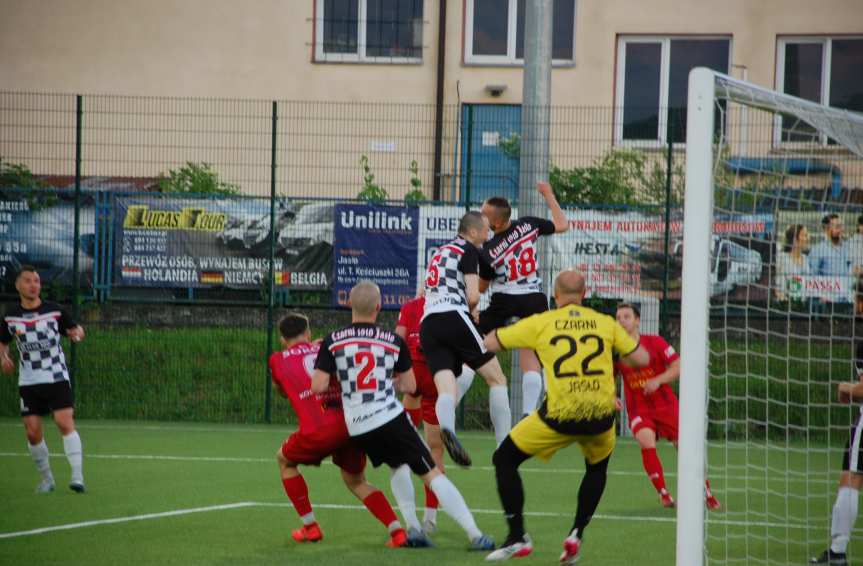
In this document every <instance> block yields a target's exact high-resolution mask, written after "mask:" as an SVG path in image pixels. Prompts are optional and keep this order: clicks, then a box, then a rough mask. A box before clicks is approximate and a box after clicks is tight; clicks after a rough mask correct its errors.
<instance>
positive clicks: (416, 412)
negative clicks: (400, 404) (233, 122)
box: [405, 407, 423, 428]
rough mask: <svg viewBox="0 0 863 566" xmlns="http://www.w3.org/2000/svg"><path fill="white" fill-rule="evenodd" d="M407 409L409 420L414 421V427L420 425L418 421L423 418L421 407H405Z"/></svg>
mask: <svg viewBox="0 0 863 566" xmlns="http://www.w3.org/2000/svg"><path fill="white" fill-rule="evenodd" d="M405 411H407V413H408V416H409V417H410V418H411V422H412V423H414V426H415V427H416V428H419V427H420V423H421V422H422V420H423V410H422V408H421V407H419V408H416V409H405Z"/></svg>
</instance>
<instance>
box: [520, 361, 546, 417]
mask: <svg viewBox="0 0 863 566" xmlns="http://www.w3.org/2000/svg"><path fill="white" fill-rule="evenodd" d="M541 393H542V374H540V373H539V372H538V371H528V372H525V373H524V375H523V376H522V378H521V394H522V405H521V412H522V413H524V414H525V415H526V414H528V413H530V412H531V411H533V410H534V409H536V405H537V404H538V403H539V396H540V394H541Z"/></svg>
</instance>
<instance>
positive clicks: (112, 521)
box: [0, 501, 814, 539]
mask: <svg viewBox="0 0 863 566" xmlns="http://www.w3.org/2000/svg"><path fill="white" fill-rule="evenodd" d="M291 506H292V505H291V504H290V503H273V502H259V501H241V502H238V503H227V504H222V505H211V506H208V507H192V508H190V509H175V510H173V511H164V512H161V513H145V514H143V515H129V516H127V517H113V518H110V519H97V520H93V521H82V522H80V523H67V524H65V525H54V526H50V527H42V528H39V529H30V530H26V531H13V532H8V533H0V539H9V538H19V537H26V536H33V535H42V534H46V533H51V532H55V531H67V530H72V529H82V528H86V527H96V526H99V525H114V524H118V523H130V522H134V521H147V520H152V519H164V518H166V517H177V516H181V515H190V514H193V513H206V512H210V511H225V510H229V509H241V508H248V507H291ZM314 506H315V507H317V508H319V509H335V510H350V511H361V510H365V507H364V506H362V505H343V504H337V503H315V504H314ZM471 512H472V513H474V514H476V515H500V514H501V513H502V511H501V510H500V509H471ZM524 514H525V516H528V517H554V518H558V517H559V518H569V517H571V514H570V513H552V512H542V511H526V512H525V513H524ZM593 518H594V519H598V520H605V521H626V522H652V523H674V522H675V521H676V519H675V518H673V517H645V516H638V515H605V514H598V515H594V516H593ZM710 522H711V523H713V524H719V525H732V526H741V527H771V528H791V529H808V528H813V527H814V525H812V524H806V523H799V524H792V523H774V522H759V521H726V520H722V519H719V520H711V521H710Z"/></svg>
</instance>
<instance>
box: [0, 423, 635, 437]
mask: <svg viewBox="0 0 863 566" xmlns="http://www.w3.org/2000/svg"><path fill="white" fill-rule="evenodd" d="M0 427H7V428H21V422H20V421H14V420H6V421H2V422H0ZM75 427H76V428H77V429H79V430H88V429H93V430H137V431H168V432H173V431H179V432H206V433H211V432H236V433H256V434H258V433H265V434H266V433H269V434H274V435H287V434H290V433H292V432H295V431H296V430H297V427H296V426H294V425H288V424H285V425H278V424H274V425H269V426H265V427H262V426H256V425H247V426H244V425H237V426H209V427H208V426H206V425H204V426H184V425H173V424H165V425H158V424H156V425H152V424H144V423H141V424H119V423H118V424H102V423H88V422H87V421H86V420H80V421H76V422H75ZM459 438H474V439H490V438H492V434H491V432H487V433H486V432H460V433H459ZM617 441H618V442H626V441H634V439H631V438H618V439H617Z"/></svg>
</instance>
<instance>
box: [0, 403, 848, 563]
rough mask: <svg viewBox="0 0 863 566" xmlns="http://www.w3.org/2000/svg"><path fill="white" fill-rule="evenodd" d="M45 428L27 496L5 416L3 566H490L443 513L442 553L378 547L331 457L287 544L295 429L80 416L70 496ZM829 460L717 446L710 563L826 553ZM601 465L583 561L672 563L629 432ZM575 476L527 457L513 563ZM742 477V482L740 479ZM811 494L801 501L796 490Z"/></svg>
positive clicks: (486, 460)
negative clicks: (287, 475)
mask: <svg viewBox="0 0 863 566" xmlns="http://www.w3.org/2000/svg"><path fill="white" fill-rule="evenodd" d="M46 425H48V426H46V431H47V434H46V439H47V442H48V445H49V448H50V450H51V453H52V460H51V462H52V468H53V470H54V475H55V478H56V480H57V482H58V490H57V491H56V492H54V493H51V494H45V495H36V494H34V493H33V489H34V487H35V485H36V483H37V480H38V478H37V473H36V471H35V468H34V466H33V463H32V462H31V460H30V457H29V455H28V454H27V450H26V441H25V439H24V434H23V430H22V426H21V424H20V422H19V421H17V420H16V419H4V420H0V469H2V473H0V501H2V511H3V512H2V513H0V564H10V565H12V564H28V565H41V564H63V565H71V564H82V565H83V564H86V565H88V566H97V565H103V564H104V565H118V564H135V565H144V564H153V565H159V566H167V565H173V564H178V565H179V564H182V565H189V564H212V565H232V564H338V565H340V566H344V565H349V564H380V563H382V561H386V560H389V561H393V562H392V563H396V561H397V563H398V564H399V565H400V566H401V565H412V564H434V565H436V566H441V565H445V564H481V563H483V558H484V555H483V554H476V553H469V552H468V551H467V550H466V545H467V540H466V537H465V536H464V534H463V533H462V531H461V530H460V529H459V528H458V527H457V526H456V525H455V523H454V522H453V521H452V520H451V519H449V517H446V516H445V515H444V514H443V513H442V512H441V514H440V516H439V520H438V523H439V531H438V533H437V534H436V535H435V536H434V537H433V540H434V542H435V545H436V547H435V548H432V549H398V550H390V549H386V548H384V542H385V540H386V533H385V530H384V528H383V527H382V526H381V525H380V524H378V523H377V522H376V521H375V520H374V518H373V517H372V516H371V515H370V514H369V513H368V512H367V511H366V510H365V509H364V508H362V507H361V504H360V503H359V502H358V501H356V500H355V499H354V498H353V496H352V495H351V494H350V493H349V492H348V491H347V489H346V488H345V487H344V486H343V485H342V483H341V480H340V478H339V475H338V472H337V469H336V468H335V467H334V466H332V465H331V464H329V463H326V464H324V465H323V466H322V467H320V468H310V467H303V468H301V469H302V470H303V473H304V475H305V477H306V481H307V483H308V485H309V489H310V496H311V499H312V502H313V504H314V505H315V514H316V515H317V517H318V520H319V522H320V524H321V526H322V528H323V530H324V534H325V538H324V540H323V541H322V542H320V543H317V544H303V545H300V544H296V543H294V542H293V540H291V538H290V530H291V529H292V528H295V527H296V526H297V525H298V524H299V519H298V517H297V515H296V512H295V511H294V509H293V508H292V507H291V506H290V503H289V501H288V499H287V497H286V496H285V495H284V492H283V490H282V487H281V484H280V482H279V478H278V471H277V467H276V463H275V461H274V454H275V451H276V449H277V448H278V446H279V445H280V443H281V441H282V439H283V438H284V437H285V436H286V435H287V434H288V433H289V432H290V429H289V428H288V427H286V426H275V425H273V426H261V425H206V424H182V425H180V424H160V423H152V422H150V423H145V422H141V423H136V422H128V421H87V420H85V421H81V422H80V423H79V430H80V433H81V436H82V439H83V443H84V450H85V460H84V465H85V476H86V481H87V488H88V491H87V493H86V494H84V495H76V494H73V493H72V492H71V491H69V490H68V489H67V488H66V484H67V482H68V477H69V470H68V465H67V463H66V461H65V457H64V456H63V454H62V443H61V442H60V438H59V435H58V433H57V431H56V428H55V427H54V425H53V424H52V423H46ZM463 442H464V443H465V445H466V447H467V448H468V449H469V450H470V451H471V453H472V455H473V459H474V462H475V466H474V468H472V469H470V470H462V469H459V468H457V467H455V466H452V467H450V468H448V473H449V475H450V477H451V478H452V480H453V482H454V483H455V484H456V486H458V487H459V489H460V490H461V492H462V493H463V494H464V496H465V499H466V500H467V503H468V506H469V507H470V508H471V509H473V510H474V516H475V518H476V520H477V523H478V524H479V526H480V528H481V529H483V530H484V531H486V532H488V533H490V534H491V535H492V536H494V538H495V539H496V540H497V541H498V542H502V540H503V538H504V536H505V534H506V528H505V522H504V518H503V515H502V512H501V510H500V504H499V501H498V497H497V492H496V490H495V481H494V472H493V470H492V468H491V453H492V449H493V444H494V441H493V437H492V436H491V435H490V434H487V433H478V432H466V433H464V434H463ZM659 453H660V457H661V458H662V461H663V464H664V466H665V470H666V474H667V479H668V484H669V487H670V488H671V490H672V493H675V492H676V490H675V487H676V482H675V476H674V472H675V470H676V453H675V451H674V449H673V447H671V445H670V444H668V443H663V444H661V445H660V448H659ZM782 454H786V455H787V454H789V452H788V451H783V452H782ZM836 454H837V452H836V450H835V449H832V450H831V451H827V450H820V451H818V450H816V451H807V450H802V449H801V450H798V451H790V456H788V457H785V458H784V459H782V462H781V465H784V466H786V467H787V468H788V469H791V470H794V471H795V472H800V474H799V476H798V475H794V476H792V477H791V480H790V481H789V479H788V477H789V476H788V475H787V474H780V475H777V476H775V477H771V476H770V474H769V473H768V472H769V471H770V470H774V471H775V470H779V469H780V468H779V466H780V462H779V461H778V460H777V458H779V455H780V454H779V453H776V452H773V451H771V450H768V449H766V448H764V449H763V450H760V449H759V448H758V447H751V448H749V449H747V450H745V451H744V450H736V449H733V450H722V451H721V454H719V455H717V456H716V458H715V460H716V461H719V462H721V463H723V464H728V465H727V466H726V467H725V468H724V470H723V472H722V474H721V475H720V476H718V477H714V478H712V479H713V481H712V483H713V488H714V491H715V492H716V494H717V496H718V497H719V498H720V500H721V501H722V503H723V505H724V506H725V510H724V511H722V512H719V513H712V514H711V515H710V520H711V521H712V523H711V526H710V528H709V530H708V532H709V536H708V540H709V545H710V551H711V556H712V557H713V558H712V560H713V559H723V558H725V557H726V556H727V557H731V556H732V555H735V554H737V553H740V555H741V556H746V555H749V556H753V557H755V558H756V560H752V561H749V562H738V563H747V564H760V563H762V561H760V558H764V563H767V561H768V560H769V563H773V564H780V563H782V564H786V563H787V564H798V563H800V564H802V563H805V560H806V559H807V557H808V556H809V555H810V554H811V553H815V552H820V550H821V549H823V548H824V544H826V542H827V539H828V536H829V535H828V530H829V512H830V505H832V498H833V494H834V493H835V483H834V482H835V476H836V474H837V473H838V472H837V469H836V467H837V466H838V461H837V460H838V458H837V456H836ZM764 464H767V465H766V466H765V465H764ZM749 468H751V472H750V473H749V474H746V470H747V469H749ZM609 469H610V475H609V480H608V485H607V487H606V492H605V495H604V497H603V500H602V503H601V504H600V507H599V509H598V511H597V515H596V516H595V517H594V520H593V522H592V523H591V525H590V527H589V528H588V531H587V533H586V537H585V546H584V551H583V559H582V563H583V564H586V565H591V564H595V565H602V566H616V565H619V566H624V565H626V566H634V565H638V566H669V565H672V564H674V555H675V552H674V545H675V513H674V511H673V510H668V509H663V508H661V507H660V505H659V502H658V499H657V497H656V495H655V494H654V491H653V488H652V486H651V485H650V484H649V482H648V480H647V478H646V477H645V475H644V472H643V470H642V467H641V457H640V453H639V450H638V447H637V445H636V444H635V443H634V441H633V440H631V439H621V440H619V442H618V445H617V448H616V450H615V453H614V455H613V457H612V461H611V465H610V468H609ZM582 470H583V462H582V458H581V456H580V453H579V451H578V449H577V448H576V447H570V448H569V449H567V450H565V451H563V452H561V453H559V454H558V455H557V456H556V457H555V458H554V459H553V460H552V461H551V462H550V463H548V464H546V463H542V462H540V461H538V460H529V461H528V462H526V463H525V464H524V465H523V466H522V477H523V479H524V482H525V488H526V493H527V502H526V512H527V516H526V525H527V529H528V532H529V533H530V534H531V535H532V536H533V538H534V542H535V551H534V553H533V554H532V555H531V556H530V557H527V558H525V559H521V560H518V561H517V563H519V564H525V565H530V564H554V563H557V560H558V556H559V553H560V549H561V542H562V540H563V538H564V536H565V535H566V533H567V531H568V529H569V528H570V525H571V522H572V517H573V514H574V510H575V504H576V493H577V490H578V484H579V481H580V478H581V473H582ZM762 470H766V471H762ZM367 475H368V477H369V480H370V481H371V482H372V483H373V484H375V485H376V486H378V487H381V488H382V489H384V492H385V493H387V495H388V497H389V499H390V501H391V502H393V503H394V500H393V498H392V497H391V495H390V493H389V481H388V478H389V475H388V473H387V472H386V471H385V470H383V469H371V468H370V469H368V470H367ZM738 475H748V478H749V479H747V480H745V481H743V480H740V479H736V478H737V476H738ZM416 486H417V499H418V503H419V506H420V507H422V497H423V496H422V490H421V487H420V485H419V483H418V482H416ZM744 487H749V488H750V490H752V489H754V490H756V492H757V493H763V497H760V498H759V497H755V496H753V495H752V494H751V493H752V492H751V491H750V494H749V495H746V494H745V493H744V492H743V489H744ZM729 490H730V491H729ZM804 493H805V494H808V495H807V496H806V497H798V495H800V494H804ZM795 494H796V495H795ZM789 539H790V540H792V541H793V542H792V543H789V542H787V540H789ZM761 540H763V541H764V543H763V545H759V543H758V541H761ZM855 548H859V545H856V546H855V544H854V543H852V548H851V552H852V553H853V552H854V550H855Z"/></svg>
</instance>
